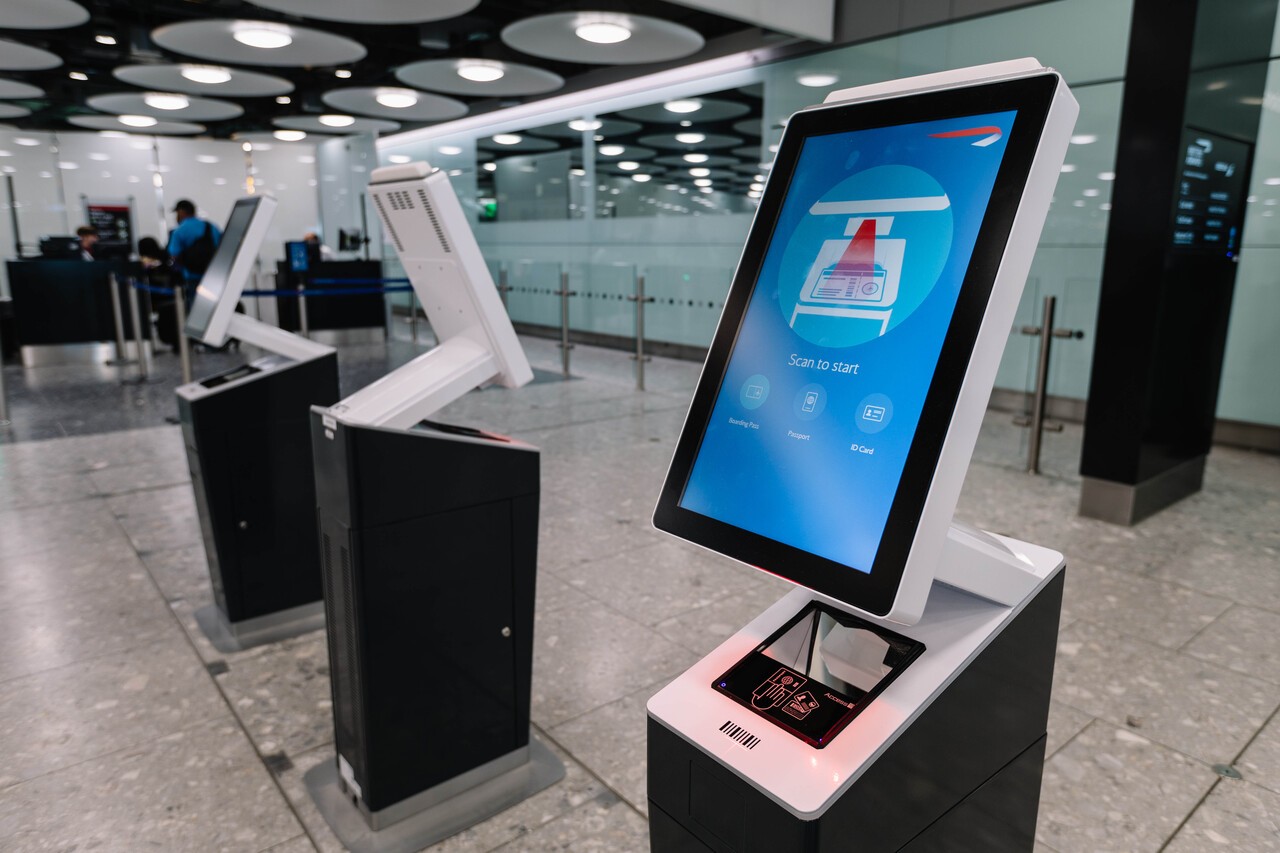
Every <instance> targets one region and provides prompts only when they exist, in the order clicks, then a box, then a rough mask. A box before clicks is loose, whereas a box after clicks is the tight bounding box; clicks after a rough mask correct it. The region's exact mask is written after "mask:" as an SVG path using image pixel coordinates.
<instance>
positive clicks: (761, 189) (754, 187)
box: [748, 183, 764, 192]
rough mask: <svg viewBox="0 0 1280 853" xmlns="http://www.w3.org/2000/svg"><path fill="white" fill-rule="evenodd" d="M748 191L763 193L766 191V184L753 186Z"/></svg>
mask: <svg viewBox="0 0 1280 853" xmlns="http://www.w3.org/2000/svg"><path fill="white" fill-rule="evenodd" d="M748 189H750V190H753V191H754V192H762V191H763V190H764V184H759V183H757V184H752V185H751V186H750V187H748Z"/></svg>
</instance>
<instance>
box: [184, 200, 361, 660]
mask: <svg viewBox="0 0 1280 853" xmlns="http://www.w3.org/2000/svg"><path fill="white" fill-rule="evenodd" d="M275 210H276V200H275V199H274V198H271V197H270V196H262V195H255V196H249V197H247V198H242V199H239V200H237V201H236V203H235V205H234V207H233V208H232V210H231V216H230V217H229V218H228V220H227V224H226V228H225V229H224V230H223V236H222V242H221V243H220V244H219V245H218V249H217V251H216V252H215V253H214V256H213V258H212V259H211V260H210V262H209V267H208V269H207V270H205V273H204V276H203V277H202V278H201V280H200V284H199V286H198V287H197V288H196V292H195V296H194V298H193V299H192V303H191V311H190V315H189V317H188V319H187V325H186V328H185V329H184V330H183V333H184V334H186V335H189V336H190V337H192V338H195V339H196V340H199V341H201V342H203V343H205V344H208V345H209V346H214V347H219V346H223V345H224V344H225V343H226V342H227V340H228V338H235V339H237V340H240V341H242V342H244V343H246V344H249V345H251V346H254V347H257V348H259V349H261V350H265V351H266V352H267V353H268V354H267V355H265V356H262V357H259V358H256V359H254V360H253V361H250V362H248V363H246V364H243V365H240V366H239V367H234V368H231V369H230V370H224V371H222V372H221V373H217V374H215V375H213V376H210V377H208V378H205V379H201V380H199V381H196V382H191V383H189V384H187V385H182V386H180V387H179V388H178V389H177V394H178V411H179V416H180V419H181V422H182V430H183V437H184V438H185V439H186V446H187V460H188V464H189V466H190V468H191V483H192V487H193V488H194V489H195V495H196V506H197V508H198V510H199V515H200V528H201V532H202V534H203V537H204V545H205V553H206V555H207V557H208V560H209V576H210V579H211V580H212V583H213V593H214V604H213V605H210V606H207V607H202V608H199V609H198V610H197V611H196V621H197V622H198V623H199V625H200V627H201V629H202V630H203V631H204V633H205V634H206V636H208V637H209V639H210V641H211V642H212V643H213V644H214V646H215V647H216V648H217V649H219V650H220V651H224V652H235V651H239V650H241V649H244V648H248V647H251V646H255V645H260V644H262V643H266V642H271V641H275V640H281V639H284V638H286V637H291V636H296V635H298V634H301V633H305V632H307V631H312V630H315V629H316V628H319V627H320V626H321V625H322V624H323V622H324V604H323V602H322V601H321V589H320V572H319V569H318V566H319V562H320V555H319V550H318V547H317V545H316V540H317V536H316V520H315V513H314V511H313V509H314V505H315V483H314V480H313V476H312V470H311V453H310V449H309V447H308V444H309V441H310V420H309V419H310V412H311V407H312V406H313V405H317V404H319V405H327V404H329V403H332V402H334V401H336V400H337V399H338V393H339V392H338V357H337V354H336V352H335V351H334V349H333V347H328V346H324V345H323V344H318V343H315V342H314V341H310V340H307V339H306V338H303V337H300V336H298V335H295V334H292V333H291V332H286V331H284V330H282V329H278V328H276V327H275V326H271V325H268V324H266V323H263V322H261V321H259V320H256V319H254V318H253V317H249V316H247V315H246V314H243V313H238V312H237V305H238V303H239V301H240V295H241V294H242V293H243V292H244V289H245V284H246V283H247V282H248V281H249V278H250V276H251V275H252V273H253V268H254V264H255V263H256V262H257V258H258V251H259V249H260V248H261V247H262V242H263V239H264V238H265V237H266V234H267V228H268V226H269V225H270V224H271V217H272V216H273V215H274V213H275Z"/></svg>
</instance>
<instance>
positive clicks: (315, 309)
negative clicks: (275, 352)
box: [276, 261, 387, 332]
mask: <svg viewBox="0 0 1280 853" xmlns="http://www.w3.org/2000/svg"><path fill="white" fill-rule="evenodd" d="M381 278H382V262H381V261H319V262H318V263H314V264H312V265H311V268H310V269H309V270H308V271H307V272H305V273H300V272H294V271H293V270H292V269H290V267H289V264H288V263H287V262H285V261H281V262H279V263H278V265H277V267H276V287H277V288H278V289H281V290H296V289H297V288H298V287H300V286H305V287H306V289H307V290H337V291H342V290H347V289H349V288H376V287H378V286H379V285H377V284H375V283H373V282H374V281H377V280H379V279H381ZM276 310H277V311H278V312H279V313H278V314H277V316H278V317H279V321H280V328H282V329H284V330H286V331H289V332H297V331H300V330H301V328H302V325H301V323H300V321H299V312H298V300H297V299H296V298H294V297H284V298H280V299H277V300H276ZM386 322H387V320H386V308H385V307H384V303H383V294H381V293H360V294H354V295H344V296H315V297H311V298H309V299H307V329H308V331H318V330H321V329H365V328H382V327H383V326H385V325H386Z"/></svg>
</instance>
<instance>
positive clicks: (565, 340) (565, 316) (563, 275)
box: [558, 267, 577, 379]
mask: <svg viewBox="0 0 1280 853" xmlns="http://www.w3.org/2000/svg"><path fill="white" fill-rule="evenodd" d="M558 295H559V297H560V364H561V370H563V371H564V376H565V378H566V379H568V378H569V350H571V349H573V344H571V343H569V297H570V296H577V294H576V293H575V292H574V291H572V290H570V289H569V271H568V270H566V269H564V268H563V267H561V269H560V290H559V293H558Z"/></svg>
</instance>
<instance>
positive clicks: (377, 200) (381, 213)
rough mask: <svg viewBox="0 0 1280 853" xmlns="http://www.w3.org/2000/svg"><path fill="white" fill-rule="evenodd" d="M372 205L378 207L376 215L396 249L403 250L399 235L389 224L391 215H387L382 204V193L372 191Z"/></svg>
mask: <svg viewBox="0 0 1280 853" xmlns="http://www.w3.org/2000/svg"><path fill="white" fill-rule="evenodd" d="M373 205H374V207H376V208H378V217H379V218H380V219H381V220H382V224H383V225H384V226H385V227H386V229H387V233H388V234H390V235H391V242H393V243H395V244H396V250H397V251H399V252H403V251H404V244H402V243H401V242H400V235H399V234H397V233H396V227H395V226H394V225H392V224H391V217H390V216H387V211H386V208H384V207H383V206H382V193H378V192H375V193H373Z"/></svg>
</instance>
